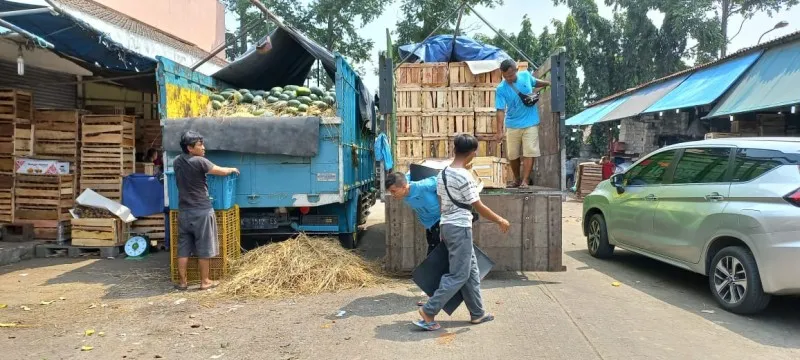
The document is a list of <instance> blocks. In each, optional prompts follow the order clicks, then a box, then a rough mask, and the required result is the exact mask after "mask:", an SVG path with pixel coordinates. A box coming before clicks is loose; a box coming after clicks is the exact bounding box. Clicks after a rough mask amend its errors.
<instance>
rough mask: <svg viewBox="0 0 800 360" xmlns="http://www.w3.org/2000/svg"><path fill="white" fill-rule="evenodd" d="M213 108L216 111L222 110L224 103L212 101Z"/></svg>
mask: <svg viewBox="0 0 800 360" xmlns="http://www.w3.org/2000/svg"><path fill="white" fill-rule="evenodd" d="M211 107H212V108H214V110H219V109H222V102H220V101H217V100H212V101H211Z"/></svg>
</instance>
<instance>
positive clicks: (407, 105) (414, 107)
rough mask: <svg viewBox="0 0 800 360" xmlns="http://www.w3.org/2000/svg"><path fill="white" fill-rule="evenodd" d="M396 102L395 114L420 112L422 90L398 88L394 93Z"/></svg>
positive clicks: (417, 88) (419, 88)
mask: <svg viewBox="0 0 800 360" xmlns="http://www.w3.org/2000/svg"><path fill="white" fill-rule="evenodd" d="M395 100H396V102H397V112H398V113H401V112H407V113H408V112H421V111H422V88H421V87H419V86H417V87H408V88H398V89H397V91H396V92H395Z"/></svg>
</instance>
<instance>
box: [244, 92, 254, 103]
mask: <svg viewBox="0 0 800 360" xmlns="http://www.w3.org/2000/svg"><path fill="white" fill-rule="evenodd" d="M254 99H255V97H254V96H253V94H251V93H244V94H243V95H242V100H241V102H242V103H244V104H252V103H253V100H254Z"/></svg>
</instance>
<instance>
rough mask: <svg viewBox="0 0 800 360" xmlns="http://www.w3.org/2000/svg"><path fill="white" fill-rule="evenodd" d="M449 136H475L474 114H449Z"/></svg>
mask: <svg viewBox="0 0 800 360" xmlns="http://www.w3.org/2000/svg"><path fill="white" fill-rule="evenodd" d="M447 132H448V134H447V135H451V136H452V135H457V134H474V133H475V114H474V113H449V114H447Z"/></svg>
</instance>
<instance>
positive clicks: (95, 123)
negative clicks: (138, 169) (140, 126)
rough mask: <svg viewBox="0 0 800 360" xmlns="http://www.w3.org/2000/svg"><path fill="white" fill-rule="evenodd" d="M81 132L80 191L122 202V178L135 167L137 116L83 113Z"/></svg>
mask: <svg viewBox="0 0 800 360" xmlns="http://www.w3.org/2000/svg"><path fill="white" fill-rule="evenodd" d="M81 132H82V136H81V139H82V141H81V142H82V146H81V163H80V191H81V192H83V191H84V190H86V189H92V190H94V191H95V192H97V193H98V194H100V195H103V196H105V197H107V198H109V199H111V200H114V201H117V202H121V201H122V179H123V178H124V177H125V176H127V175H130V174H132V173H133V172H134V170H135V168H134V167H135V153H134V152H135V149H134V145H135V138H136V134H135V133H136V125H135V118H134V117H133V116H127V115H83V116H82V117H81Z"/></svg>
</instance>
